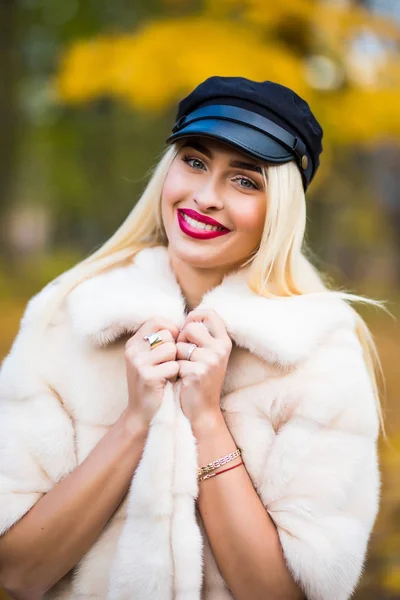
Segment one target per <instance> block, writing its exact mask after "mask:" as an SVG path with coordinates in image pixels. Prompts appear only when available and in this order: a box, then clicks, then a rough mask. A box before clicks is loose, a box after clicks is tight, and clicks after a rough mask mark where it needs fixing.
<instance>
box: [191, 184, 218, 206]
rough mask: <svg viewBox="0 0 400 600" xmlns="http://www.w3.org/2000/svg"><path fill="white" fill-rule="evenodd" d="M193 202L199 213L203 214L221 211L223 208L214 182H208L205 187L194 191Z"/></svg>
mask: <svg viewBox="0 0 400 600" xmlns="http://www.w3.org/2000/svg"><path fill="white" fill-rule="evenodd" d="M193 200H194V203H195V204H196V205H197V206H198V209H199V211H203V212H207V211H213V210H221V208H223V207H224V202H223V199H222V196H221V193H220V191H219V190H218V188H217V185H216V182H215V181H212V180H208V182H207V183H205V185H203V186H202V187H200V188H198V189H196V190H195V191H194V197H193Z"/></svg>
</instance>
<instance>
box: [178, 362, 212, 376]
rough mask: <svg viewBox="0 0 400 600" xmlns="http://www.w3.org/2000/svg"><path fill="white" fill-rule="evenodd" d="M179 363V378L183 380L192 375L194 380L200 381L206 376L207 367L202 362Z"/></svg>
mask: <svg viewBox="0 0 400 600" xmlns="http://www.w3.org/2000/svg"><path fill="white" fill-rule="evenodd" d="M177 363H178V366H179V377H180V378H182V379H183V378H184V377H187V376H188V375H190V376H191V377H192V378H195V379H198V380H200V379H202V377H204V376H205V373H206V370H205V366H204V365H203V363H201V362H191V361H188V360H178V361H177Z"/></svg>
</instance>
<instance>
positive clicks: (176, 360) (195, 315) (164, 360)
mask: <svg viewBox="0 0 400 600" xmlns="http://www.w3.org/2000/svg"><path fill="white" fill-rule="evenodd" d="M151 333H158V335H159V336H160V337H161V338H162V340H163V343H162V344H160V345H159V346H157V347H156V348H154V349H153V350H150V346H149V342H148V341H146V340H144V339H143V338H144V336H145V335H149V334H151ZM191 344H196V348H195V349H194V351H193V352H192V353H191V356H190V360H186V358H185V357H187V356H188V350H189V349H190V347H191ZM231 349H232V342H231V339H230V337H229V335H228V333H227V331H226V328H225V324H224V322H223V321H222V319H221V317H220V316H219V315H218V314H217V313H216V312H215V311H214V310H204V309H203V310H201V309H197V310H194V311H192V312H191V313H190V314H189V315H188V316H187V318H186V320H185V323H184V325H183V327H182V329H181V330H179V329H178V328H177V327H176V326H175V325H174V324H172V323H170V322H169V321H167V320H165V319H154V320H152V321H147V322H146V323H144V325H143V326H142V327H141V328H140V329H139V330H138V331H137V332H136V334H135V335H134V336H132V337H131V338H130V339H129V340H128V342H127V344H126V352H125V358H126V367H127V380H128V392H129V407H130V408H131V409H133V411H134V412H135V414H140V416H141V417H143V418H144V419H145V420H146V421H147V422H150V420H151V418H152V417H153V415H154V413H155V412H156V410H157V409H158V407H159V406H160V404H161V401H162V397H163V393H164V387H165V384H166V382H167V381H176V380H177V379H180V380H181V385H180V402H181V407H182V410H183V413H184V414H185V415H186V417H187V418H188V419H189V420H190V421H191V423H192V425H193V424H197V423H199V422H200V421H201V420H202V419H204V418H207V417H208V416H210V415H216V414H219V413H220V397H221V388H222V384H223V381H224V378H225V373H226V368H227V365H228V360H229V356H230V353H231Z"/></svg>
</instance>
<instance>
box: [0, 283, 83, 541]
mask: <svg viewBox="0 0 400 600" xmlns="http://www.w3.org/2000/svg"><path fill="white" fill-rule="evenodd" d="M47 295H48V291H47V290H44V291H43V292H41V294H39V295H38V296H37V297H35V298H34V299H33V300H32V301H31V303H30V304H29V305H28V309H27V311H26V313H25V315H24V318H23V320H22V323H21V329H20V331H19V333H18V336H17V338H16V339H15V342H14V344H13V347H12V349H11V351H10V353H9V355H8V356H7V357H6V359H5V360H4V361H3V364H2V366H1V370H0V535H1V534H3V533H4V532H5V531H7V530H8V529H9V528H10V527H11V526H12V525H13V524H14V523H16V522H17V521H18V520H19V519H21V517H23V515H24V514H25V513H27V512H28V511H29V510H30V509H31V508H32V506H33V505H34V504H35V503H36V502H37V501H38V500H39V499H40V498H41V497H42V496H43V495H44V494H45V493H46V492H48V491H49V490H50V489H51V488H52V486H53V485H54V483H56V482H57V481H59V480H60V479H61V478H62V477H63V476H64V475H65V474H66V473H68V472H70V471H72V470H73V468H74V467H75V460H76V459H75V451H74V432H73V426H72V423H71V420H70V418H69V417H68V415H67V414H66V412H65V410H64V408H63V407H62V405H61V403H60V401H59V399H58V397H57V394H56V393H55V391H54V390H53V389H52V388H51V387H50V386H49V384H48V383H47V382H46V370H47V368H48V365H49V360H50V356H51V354H50V353H52V354H53V355H54V352H56V351H57V350H56V348H54V347H53V346H52V347H51V348H50V347H49V343H48V342H49V340H48V339H47V337H46V334H45V333H44V334H43V335H41V336H38V335H37V330H36V327H35V325H36V322H37V319H38V317H39V316H40V313H41V312H42V311H41V308H42V306H43V303H44V302H45V296H47ZM52 364H55V363H54V362H53V363H52Z"/></svg>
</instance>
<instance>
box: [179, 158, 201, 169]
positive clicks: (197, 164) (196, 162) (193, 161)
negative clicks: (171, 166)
mask: <svg viewBox="0 0 400 600" xmlns="http://www.w3.org/2000/svg"><path fill="white" fill-rule="evenodd" d="M182 160H183V162H185V163H186V164H188V165H189V167H192V168H193V169H197V170H199V171H200V170H205V164H204V163H203V161H202V160H200V159H199V158H191V157H190V156H183V157H182Z"/></svg>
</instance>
